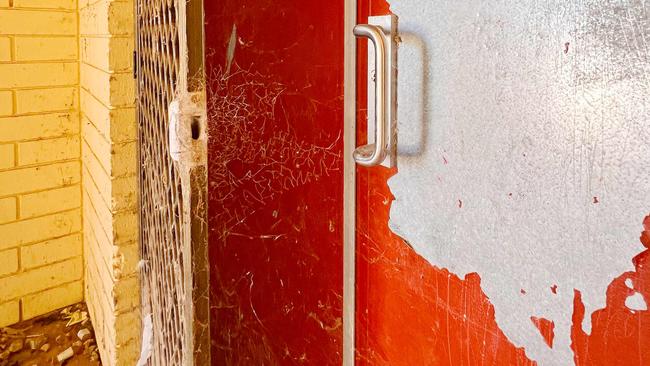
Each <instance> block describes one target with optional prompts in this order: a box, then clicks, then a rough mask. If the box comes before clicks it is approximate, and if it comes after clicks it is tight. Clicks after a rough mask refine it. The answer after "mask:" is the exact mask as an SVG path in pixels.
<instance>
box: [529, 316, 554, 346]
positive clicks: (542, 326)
mask: <svg viewBox="0 0 650 366" xmlns="http://www.w3.org/2000/svg"><path fill="white" fill-rule="evenodd" d="M530 320H531V321H532V322H533V324H535V327H537V329H539V334H541V336H542V337H544V342H546V344H547V345H548V346H549V347H551V348H553V339H554V338H555V323H553V322H552V321H550V320H548V319H545V318H538V317H536V316H531V317H530Z"/></svg>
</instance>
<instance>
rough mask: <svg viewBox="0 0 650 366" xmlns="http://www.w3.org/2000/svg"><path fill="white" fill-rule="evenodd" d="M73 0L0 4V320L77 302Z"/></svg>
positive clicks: (80, 289) (80, 284)
mask: <svg viewBox="0 0 650 366" xmlns="http://www.w3.org/2000/svg"><path fill="white" fill-rule="evenodd" d="M78 42H79V38H78V14H77V3H76V1H75V0H0V326H5V325H10V324H12V323H15V322H17V321H20V320H23V319H29V318H32V317H34V316H37V315H41V314H44V313H46V312H49V311H51V310H54V309H57V308H60V307H63V306H66V305H69V304H72V303H75V302H79V301H81V300H82V299H83V287H84V286H83V259H82V258H83V256H82V252H83V248H82V238H83V235H82V234H81V229H82V217H81V215H82V214H81V212H82V209H81V186H80V182H81V176H82V173H81V164H80V157H81V153H80V149H81V146H80V145H81V144H80V130H81V121H80V118H79V62H78V60H79V47H78Z"/></svg>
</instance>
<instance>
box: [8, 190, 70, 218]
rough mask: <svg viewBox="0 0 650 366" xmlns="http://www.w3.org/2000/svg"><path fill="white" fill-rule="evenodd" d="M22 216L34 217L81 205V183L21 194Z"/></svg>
mask: <svg viewBox="0 0 650 366" xmlns="http://www.w3.org/2000/svg"><path fill="white" fill-rule="evenodd" d="M19 200H20V218H21V219H26V218H32V217H36V216H43V215H47V214H51V213H55V212H62V211H68V210H72V209H73V208H79V207H80V206H81V187H80V186H79V185H74V186H69V187H64V188H59V189H52V190H49V191H43V192H38V193H32V194H26V195H23V196H20V198H19Z"/></svg>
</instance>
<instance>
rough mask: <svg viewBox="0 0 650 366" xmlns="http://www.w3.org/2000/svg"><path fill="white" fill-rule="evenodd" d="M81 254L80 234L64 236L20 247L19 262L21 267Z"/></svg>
mask: <svg viewBox="0 0 650 366" xmlns="http://www.w3.org/2000/svg"><path fill="white" fill-rule="evenodd" d="M81 254H82V250H81V234H80V233H76V234H73V235H68V236H64V237H62V238H58V239H52V240H48V241H44V242H41V243H37V244H33V245H25V246H22V247H21V248H20V262H21V265H22V268H23V269H30V268H34V267H40V266H43V265H46V264H52V263H56V262H60V261H62V260H66V259H69V258H73V257H78V256H80V255H81Z"/></svg>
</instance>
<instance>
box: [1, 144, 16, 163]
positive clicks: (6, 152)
mask: <svg viewBox="0 0 650 366" xmlns="http://www.w3.org/2000/svg"><path fill="white" fill-rule="evenodd" d="M15 161H16V159H15V156H14V144H5V145H0V169H7V168H13V167H14V165H15Z"/></svg>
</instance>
